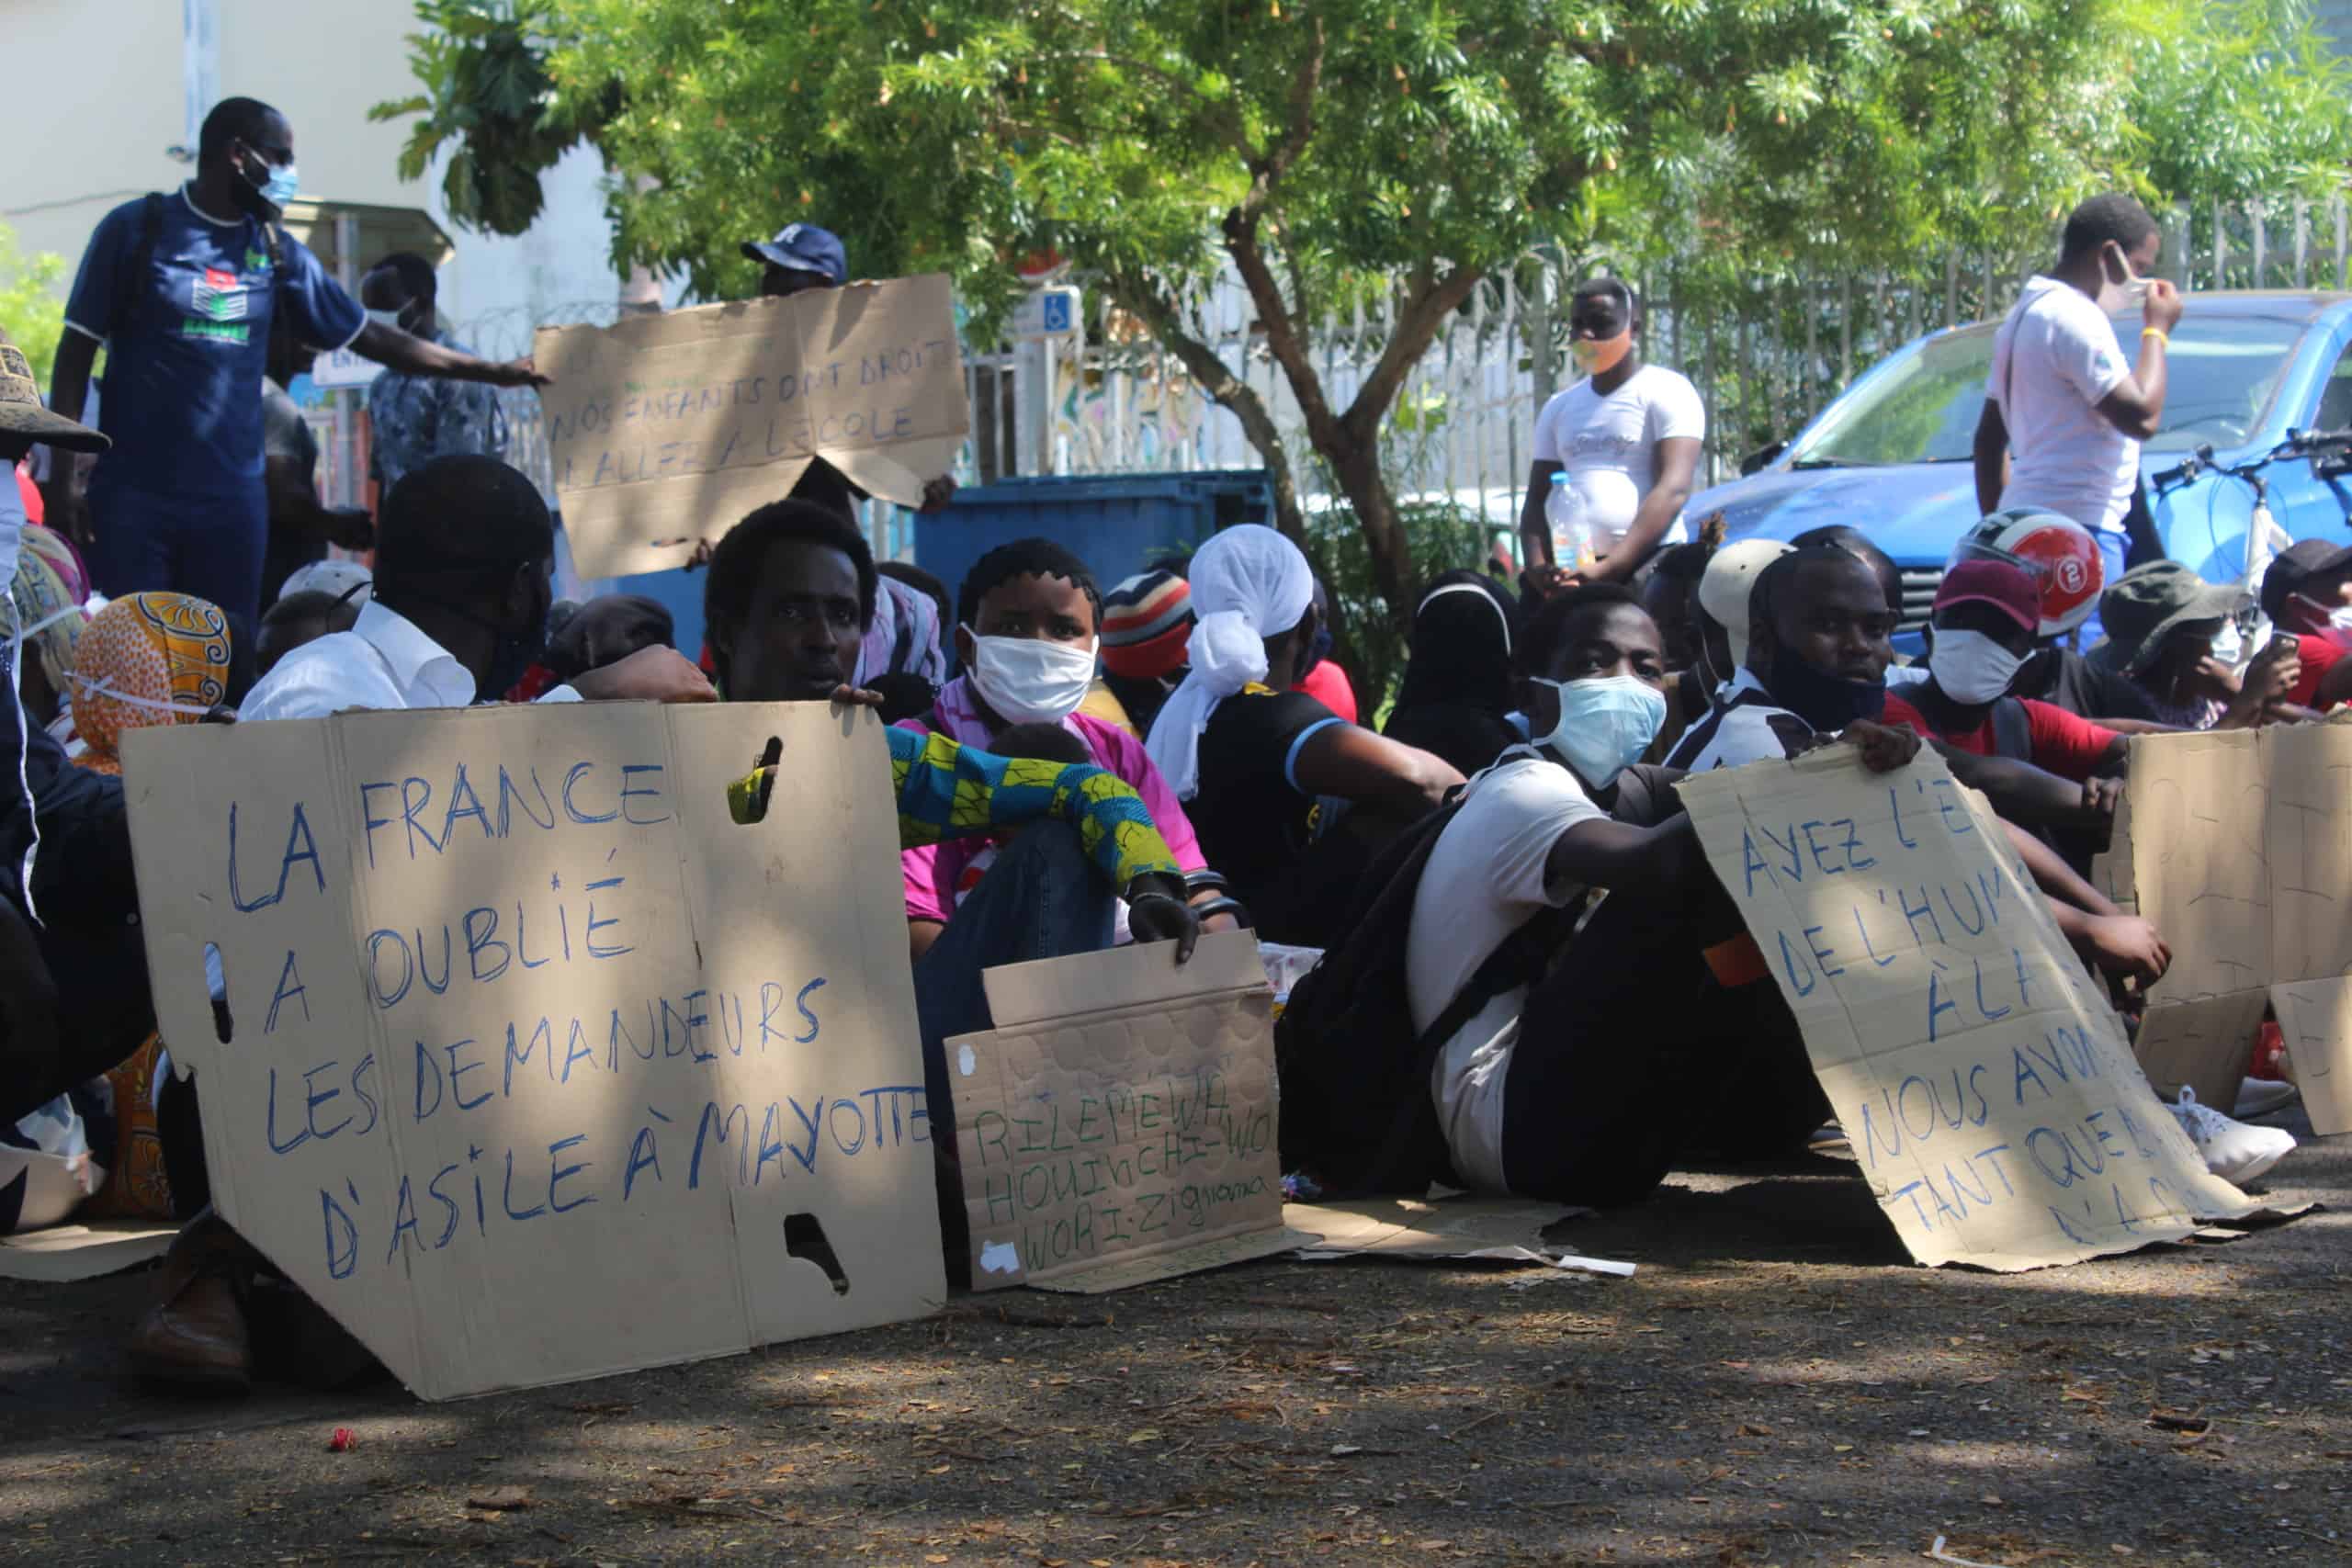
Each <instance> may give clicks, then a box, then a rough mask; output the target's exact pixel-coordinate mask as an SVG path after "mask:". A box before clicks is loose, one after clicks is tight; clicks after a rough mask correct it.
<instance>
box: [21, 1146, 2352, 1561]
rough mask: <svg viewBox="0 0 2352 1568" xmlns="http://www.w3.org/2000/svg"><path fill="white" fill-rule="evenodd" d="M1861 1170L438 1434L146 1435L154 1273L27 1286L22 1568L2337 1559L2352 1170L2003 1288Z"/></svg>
mask: <svg viewBox="0 0 2352 1568" xmlns="http://www.w3.org/2000/svg"><path fill="white" fill-rule="evenodd" d="M2287 1124H2288V1125H2290V1126H2294V1127H2295V1128H2296V1130H2297V1131H2298V1133H2299V1134H2303V1133H2307V1131H2308V1129H2306V1128H2303V1127H2301V1125H2300V1123H2298V1122H2294V1121H2292V1120H2290V1121H2289V1122H2288V1123H2287ZM1849 1169H1850V1168H1849V1167H1842V1166H1839V1165H1838V1164H1836V1163H1834V1162H1830V1161H1826V1160H1821V1161H1815V1162H1812V1163H1810V1164H1808V1165H1805V1166H1804V1167H1800V1168H1791V1169H1790V1170H1788V1171H1785V1172H1781V1173H1777V1174H1772V1175H1768V1176H1760V1177H1759V1176H1756V1175H1753V1174H1749V1175H1746V1176H1740V1177H1732V1176H1726V1175H1721V1174H1714V1175H1710V1174H1703V1173H1702V1174H1693V1175H1688V1176H1683V1177H1678V1178H1677V1179H1676V1181H1675V1184H1674V1185H1673V1186H1672V1187H1671V1188H1669V1189H1668V1190H1667V1191H1665V1192H1664V1193H1662V1194H1660V1196H1659V1197H1658V1198H1657V1200H1656V1201H1653V1202H1651V1203H1649V1204H1647V1205H1645V1206H1644V1207H1643V1208H1640V1209H1638V1210H1634V1211H1628V1212H1625V1213H1618V1214H1612V1215H1606V1216H1598V1217H1589V1218H1587V1219H1584V1220H1579V1221H1575V1222H1571V1223H1570V1224H1569V1225H1568V1226H1567V1227H1566V1228H1565V1229H1564V1230H1563V1231H1561V1232H1559V1233H1556V1234H1558V1235H1561V1236H1562V1237H1564V1238H1565V1239H1566V1240H1567V1241H1569V1242H1570V1243H1571V1244H1572V1245H1574V1246H1575V1247H1577V1248H1579V1249H1581V1250H1583V1251H1586V1252H1589V1253H1592V1254H1595V1255H1599V1256H1602V1257H1613V1258H1630V1259H1634V1260H1635V1261H1638V1262H1639V1263H1640V1264H1641V1265H1642V1268H1641V1272H1640V1274H1639V1275H1638V1276H1637V1277H1636V1278H1634V1280H1623V1281H1618V1280H1592V1279H1584V1278H1576V1277H1566V1276H1558V1275H1548V1274H1544V1273H1543V1272H1540V1271H1532V1270H1497V1271H1470V1270H1462V1269H1415V1268H1407V1267H1394V1266H1375V1265H1369V1264H1305V1263H1297V1262H1288V1261H1285V1262H1277V1263H1265V1264H1259V1265H1253V1266H1250V1267H1246V1268H1241V1269H1231V1270H1227V1271H1226V1272H1223V1273H1220V1274H1216V1275H1213V1276H1206V1277H1200V1278H1195V1279H1192V1280H1182V1281H1178V1282H1175V1283H1171V1284H1168V1285H1164V1286H1160V1287H1158V1288H1155V1289H1150V1290H1145V1291H1139V1292H1131V1293H1127V1294H1123V1295H1118V1296H1112V1297H1106V1298H1097V1299H1093V1300H1073V1299H1071V1298H1066V1297H1055V1296H1044V1295H1036V1294H1031V1293H1027V1292H1012V1293H1010V1294H1008V1295H1003V1296H991V1297H988V1298H981V1299H973V1300H965V1301H959V1302H957V1303H955V1304H954V1305H952V1306H951V1307H950V1309H949V1310H948V1311H947V1312H946V1313H945V1314H942V1315H941V1316H938V1317H935V1318H933V1319H930V1320H928V1321H925V1322H921V1323H913V1324H907V1325H901V1326H899V1327H896V1328H889V1329H883V1330H877V1331H874V1332H869V1333H864V1334H857V1335H852V1336H848V1337H841V1338H835V1339H826V1340H818V1341H810V1342H805V1343H801V1344H797V1345H788V1346H784V1347H781V1348H776V1349H774V1350H770V1351H766V1352H762V1353H758V1354H754V1355H751V1356H746V1357H740V1358H736V1359H729V1360H723V1361H713V1362H707V1363H704V1364H702V1365H699V1366H695V1367H688V1368H682V1369H675V1370H670V1371H656V1372H648V1373H642V1374H639V1375H636V1376H630V1377H620V1378H611V1379H607V1380H605V1381H603V1382H594V1383H582V1384H575V1385H572V1386H570V1387H566V1388H561V1389H554V1390H548V1391H542V1392H537V1393H528V1394H518V1395H512V1396H506V1397H498V1398H491V1399H483V1400H477V1401H471V1402H468V1403H464V1404H451V1405H443V1406H424V1405H420V1404H416V1403H415V1402H413V1400H411V1399H409V1398H408V1397H407V1396H406V1395H405V1394H404V1393H401V1392H400V1391H398V1390H397V1389H394V1388H389V1387H385V1388H378V1389H373V1390H370V1391H368V1392H367V1393H361V1394H357V1395H338V1396H333V1397H322V1396H318V1395H313V1394H308V1393H297V1392H293V1391H289V1390H269V1391H265V1392H262V1393H256V1394H255V1395H254V1397H253V1398H252V1399H250V1400H248V1401H245V1402H243V1403H241V1404H230V1405H226V1406H218V1405H215V1406H195V1405H189V1404H176V1403H171V1402H164V1401H159V1400H157V1399H154V1398H152V1397H149V1396H146V1395H143V1394H141V1393H139V1392H138V1391H137V1390H135V1389H134V1388H132V1387H131V1386H130V1384H129V1383H128V1382H125V1381H124V1379H123V1378H122V1376H121V1373H120V1371H119V1361H118V1359H117V1355H118V1347H119V1343H120V1340H121V1337H122V1333H123V1330H124V1329H125V1328H126V1327H127V1326H128V1325H129V1324H130V1321H131V1319H132V1318H133V1317H134V1316H135V1314H136V1313H137V1311H138V1309H139V1307H140V1305H141V1303H142V1300H143V1292H144V1289H145V1286H146V1283H147V1281H146V1280H145V1278H144V1277H143V1276H139V1275H133V1276H130V1277H126V1278H119V1279H115V1280H104V1281H99V1282H97V1283H95V1284H90V1285H84V1286H78V1287H67V1288H61V1287H53V1286H51V1287H29V1286H22V1285H0V1559H7V1560H13V1559H17V1558H22V1559H25V1560H27V1561H39V1562H44V1563H78V1562H207V1563H248V1562H330V1561H333V1562H363V1561H373V1560H386V1561H392V1560H409V1559H414V1560H419V1561H423V1560H427V1559H439V1560H444V1561H464V1562H561V1563H574V1562H578V1563H587V1562H651V1561H657V1560H658V1561H664V1562H670V1561H701V1560H706V1559H711V1560H716V1559H721V1558H726V1559H734V1560H741V1561H772V1560H776V1559H780V1558H786V1557H790V1558H795V1559H802V1560H812V1561H823V1562H922V1563H947V1562H952V1563H1023V1564H1040V1565H1044V1568H1055V1565H1059V1564H1068V1565H1072V1568H1075V1565H1079V1564H1091V1565H1095V1568H1102V1565H1107V1564H1122V1565H1125V1564H1145V1563H1178V1562H1200V1563H1210V1562H1214V1563H1236V1564H1238V1563H1248V1562H1268V1563H1272V1562H1301V1561H1321V1562H1377V1561H1393V1560H1403V1559H1406V1558H1408V1557H1411V1558H1416V1559H1431V1558H1437V1559H1454V1560H1463V1561H1476V1562H1564V1563H1601V1562H1607V1563H1634V1562H1694V1563H1709V1564H1726V1565H1736V1564H1751V1565H1753V1564H1762V1563H1770V1562H1784V1563H1797V1562H1836V1563H1880V1562H1885V1563H1893V1562H1919V1561H1921V1560H1922V1557H1923V1554H1924V1553H1926V1552H1927V1551H1928V1547H1929V1544H1930V1543H1931V1542H1932V1541H1933V1540H1935V1538H1936V1537H1937V1536H1939V1535H1942V1536H1946V1537H1948V1538H1950V1539H1949V1544H1948V1546H1947V1548H1946V1550H1947V1551H1949V1552H1951V1554H1952V1555H1954V1556H1956V1557H1959V1558H1961V1559H1964V1560H1969V1561H1973V1562H1985V1563H2003V1564H2026V1563H2031V1564H2037V1565H2048V1568H2064V1565H2065V1564H2088V1563H2101V1564H2110V1565H2111V1564H2114V1563H2117V1562H2152V1563H2221V1564H2231V1565H2235V1564H2245V1563H2255V1562H2311V1563H2352V1466H2347V1464H2346V1460H2347V1459H2352V1353H2348V1352H2347V1343H2348V1342H2352V1325H2347V1322H2346V1296H2345V1294H2344V1286H2345V1285H2346V1281H2347V1269H2352V1245H2347V1244H2348V1243H2352V1139H2339V1140H2336V1141H2335V1143H2334V1144H2332V1145H2316V1144H2309V1143H2307V1144H2306V1146H2305V1147H2304V1149H2303V1150H2301V1151H2299V1152H2298V1153H2297V1154H2296V1155H2295V1156H2291V1157H2290V1160H2289V1162H2288V1163H2287V1164H2286V1165H2284V1166H2282V1167H2280V1168H2279V1169H2278V1172H2276V1173H2275V1179H2274V1181H2273V1183H2272V1191H2273V1194H2274V1196H2275V1197H2276V1199H2277V1200H2278V1201H2281V1202H2290V1201H2301V1200H2306V1199H2315V1200H2318V1201H2322V1202H2324V1203H2325V1204H2326V1205H2327V1206H2328V1210H2327V1212H2324V1213H2317V1214H2313V1215H2312V1216H2309V1217H2307V1218H2305V1219H2303V1220H2301V1221H2300V1222H2298V1223H2296V1224H2290V1225H2288V1226H2285V1227H2283V1228H2280V1229H2277V1230H2272V1231H2268V1232H2265V1233H2262V1234H2259V1235H2254V1236H2252V1237H2250V1238H2248V1239H2246V1240H2243V1241H2239V1242H2235V1243H2233V1244H2231V1245H2228V1246H2226V1247H2214V1246H2198V1247H2188V1248H2174V1249H2166V1250H2163V1251H2158V1252H2152V1253H2145V1254H2142V1255H2139V1256H2136V1257H2131V1258H2119V1259H2114V1260H2110V1261H2107V1262H2102V1263H2096V1264H2090V1265H2086V1266H2083V1267H2079V1268H2074V1269H2052V1270H2046V1271H2043V1272H2041V1273H2037V1274H2030V1275H2022V1276H2008V1277H1996V1276H1991V1275H1985V1274H1971V1273H1962V1272H1954V1271H1950V1270H1945V1271H1937V1272H1930V1271H1928V1270H1924V1269H1914V1268H1911V1267H1908V1266H1906V1265H1905V1264H1904V1263H1902V1262H1901V1261H1900V1258H1899V1254H1898V1253H1897V1251H1896V1250H1895V1247H1894V1242H1893V1239H1892V1236H1891V1234H1890V1233H1889V1232H1888V1231H1887V1230H1886V1229H1885V1228H1884V1226H1883V1224H1882V1223H1881V1222H1880V1220H1879V1219H1878V1217H1877V1216H1876V1215H1875V1213H1873V1212H1872V1211H1871V1208H1870V1206H1869V1204H1868V1201H1867V1199H1866V1196H1865V1194H1864V1192H1863V1190H1862V1189H1861V1187H1860V1184H1859V1183H1858V1182H1857V1181H1855V1180H1854V1179H1852V1178H1851V1177H1850V1176H1849V1175H1848V1174H1846V1172H1847V1171H1849ZM338 1426H342V1427H349V1428H350V1429H351V1430H352V1431H353V1432H354V1433H355V1434H356V1437H357V1446H356V1448H354V1449H353V1450H351V1451H350V1452H348V1453H343V1454H334V1453H330V1452H329V1451H328V1450H327V1442H328V1438H329V1435H330V1433H331V1432H332V1430H333V1429H334V1427H338Z"/></svg>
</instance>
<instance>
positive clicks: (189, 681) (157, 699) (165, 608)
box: [67, 591, 230, 773]
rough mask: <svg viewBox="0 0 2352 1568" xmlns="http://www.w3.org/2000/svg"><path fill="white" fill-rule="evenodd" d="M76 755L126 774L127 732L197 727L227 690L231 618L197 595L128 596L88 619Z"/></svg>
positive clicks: (80, 650) (80, 664)
mask: <svg viewBox="0 0 2352 1568" xmlns="http://www.w3.org/2000/svg"><path fill="white" fill-rule="evenodd" d="M69 682H70V683H71V685H72V686H73V688H74V736H75V743H74V746H72V747H69V748H67V750H68V753H69V754H70V755H71V756H72V757H73V760H74V761H76V762H79V763H80V764H81V765H82V766H83V767H85V768H88V769H91V770H93V771H94V772H96V773H121V772H122V757H121V754H120V751H119V745H120V743H121V738H122V736H123V733H124V732H125V731H127V730H132V729H144V728H148V727H150V726H153V725H164V724H194V723H195V722H196V721H197V720H198V719H200V718H202V717H203V716H205V715H206V714H207V713H209V712H210V711H211V710H212V709H213V708H215V707H217V706H218V705H220V703H221V702H223V701H224V700H225V699H226V698H227V697H228V695H229V683H230V651H229V617H228V616H226V615H222V614H221V613H220V608H219V606H217V605H215V604H210V603H209V602H207V601H205V600H202V599H198V598H197V597H195V596H194V595H193V594H187V593H166V592H160V591H157V592H145V593H131V594H127V595H125V596H124V597H122V598H120V599H117V600H114V601H113V602H112V603H110V604H107V606H106V608H104V609H102V610H100V611H99V612H98V613H97V614H96V615H93V616H91V617H90V624H89V626H87V627H86V628H85V629H84V631H83V633H82V637H81V641H80V642H79V643H78V644H77V645H76V646H75V649H74V669H73V672H72V674H71V676H70V677H69Z"/></svg>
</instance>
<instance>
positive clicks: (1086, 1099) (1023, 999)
mask: <svg viewBox="0 0 2352 1568" xmlns="http://www.w3.org/2000/svg"><path fill="white" fill-rule="evenodd" d="M1170 955H1171V950H1170V948H1168V947H1167V946H1166V945H1164V944H1161V943H1141V944H1137V945H1136V946H1133V947H1125V948H1116V949H1114V950H1113V951H1111V952H1108V953H1086V954H1084V955H1081V956H1080V957H1075V958H1056V959H1048V960H1046V961H1045V962H1043V963H1038V964H1011V965H1008V966H1006V967H1004V968H1001V969H991V970H989V972H988V974H987V975H986V976H984V977H983V983H984V984H985V986H986V987H987V988H988V997H989V1017H991V1018H993V1019H994V1020H995V1021H996V1028H995V1029H993V1030H992V1031H990V1032H987V1033H985V1034H967V1035H964V1036H961V1037H960V1038H957V1039H954V1040H950V1041H949V1042H947V1065H948V1080H949V1082H950V1083H952V1084H953V1085H954V1086H955V1096H956V1151H957V1154H958V1155H959V1156H960V1158H961V1161H962V1165H963V1179H964V1209H965V1213H967V1215H968V1216H969V1219H970V1226H971V1246H972V1286H973V1288H974V1289H975V1290H982V1291H988V1290H999V1289H1002V1288H1003V1287H1005V1286H1008V1285H1024V1284H1025V1285H1038V1286H1045V1287H1047V1288H1059V1289H1067V1290H1075V1291H1087V1292H1091V1291H1101V1290H1116V1289H1120V1288H1122V1287H1125V1286H1127V1285H1134V1284H1141V1283H1144V1282H1145V1281H1147V1280H1164V1279H1167V1278H1169V1277H1170V1276H1171V1275H1176V1274H1184V1273H1190V1272H1192V1271H1193V1270H1195V1269H1205V1268H1210V1267H1214V1266H1215V1265H1217V1264H1222V1263H1236V1262H1239V1261H1241V1260H1243V1259H1245V1258H1263V1257H1267V1256H1270V1255H1271V1254H1273V1253H1276V1252H1281V1251H1284V1250H1286V1249H1289V1248H1292V1247H1297V1246H1298V1245H1299V1244H1300V1242H1301V1241H1302V1240H1303V1239H1306V1238H1303V1237H1300V1236H1297V1235H1292V1234H1290V1233H1289V1232H1286V1231H1284V1230H1283V1188H1282V1175H1283V1173H1282V1164H1281V1160H1280V1158H1279V1156H1277V1154H1276V1152H1275V1142H1274V1131H1275V1129H1274V1035H1273V1024H1272V1002H1273V998H1272V993H1271V992H1269V991H1268V990H1267V989H1266V977H1265V973H1264V970H1263V969H1262V968H1261V965H1260V964H1259V962H1258V950H1257V943H1256V942H1255V941H1254V940H1252V938H1251V937H1250V933H1249V932H1247V931H1227V932H1224V933H1222V934H1220V935H1216V936H1209V937H1204V938H1203V939H1202V940H1201V943H1200V946H1199V948H1198V949H1197V950H1196V951H1195V952H1194V953H1193V959H1192V962H1191V963H1189V964H1184V965H1183V966H1182V967H1181V968H1180V967H1178V966H1177V965H1176V964H1174V963H1172V962H1171V961H1170Z"/></svg>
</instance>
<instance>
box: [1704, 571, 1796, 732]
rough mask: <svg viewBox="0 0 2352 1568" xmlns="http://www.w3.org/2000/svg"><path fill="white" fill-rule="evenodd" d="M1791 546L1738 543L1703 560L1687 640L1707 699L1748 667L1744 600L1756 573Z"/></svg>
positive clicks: (1745, 600) (1752, 585)
mask: <svg viewBox="0 0 2352 1568" xmlns="http://www.w3.org/2000/svg"><path fill="white" fill-rule="evenodd" d="M1794 548H1795V546H1793V545H1784V544H1782V543H1781V541H1780V540H1778V539H1742V540H1740V541H1739V543H1737V544H1736V545H1725V546H1724V547H1723V548H1722V549H1719V550H1717V551H1716V552H1715V553H1714V554H1713V555H1712V556H1710V557H1708V558H1707V564H1706V565H1705V566H1704V567H1703V568H1702V569H1701V570H1700V573H1699V592H1698V594H1697V597H1696V604H1697V606H1698V608H1697V612H1696V614H1694V615H1692V616H1691V636H1692V640H1693V641H1694V642H1696V643H1697V645H1698V649H1697V653H1698V666H1697V668H1698V670H1699V674H1700V677H1701V679H1702V680H1703V681H1704V682H1706V685H1707V694H1708V696H1709V697H1710V698H1713V697H1714V696H1716V695H1717V694H1720V693H1721V692H1722V691H1723V689H1724V687H1725V686H1726V685H1728V684H1730V683H1731V680H1732V678H1733V677H1734V676H1736V675H1737V674H1738V673H1739V672H1740V671H1742V670H1743V669H1745V668H1747V631H1748V600H1749V598H1750V596H1751V595H1752V593H1753V592H1754V590H1755V587H1756V574H1757V573H1758V572H1760V571H1762V570H1764V569H1765V568H1766V567H1768V566H1770V565H1771V564H1772V563H1773V562H1774V561H1776V560H1778V559H1780V558H1781V557H1782V556H1784V555H1787V554H1788V553H1789V552H1790V551H1791V550H1792V549H1794Z"/></svg>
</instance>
